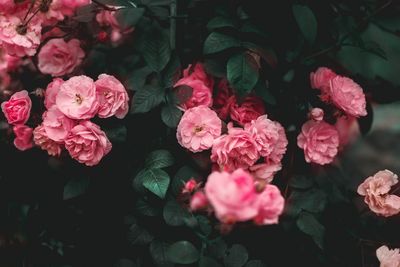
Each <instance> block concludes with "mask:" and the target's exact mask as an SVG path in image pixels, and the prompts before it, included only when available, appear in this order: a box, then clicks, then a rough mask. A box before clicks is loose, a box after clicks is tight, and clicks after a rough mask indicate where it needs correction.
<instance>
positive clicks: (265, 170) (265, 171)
mask: <svg viewBox="0 0 400 267" xmlns="http://www.w3.org/2000/svg"><path fill="white" fill-rule="evenodd" d="M281 169H282V165H281V163H280V162H279V163H273V162H268V163H259V164H254V165H253V166H250V167H249V171H250V173H251V175H253V177H254V178H256V179H261V180H265V181H266V182H267V183H270V182H272V180H273V179H274V176H275V174H276V173H277V172H278V171H280V170H281Z"/></svg>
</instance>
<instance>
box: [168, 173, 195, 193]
mask: <svg viewBox="0 0 400 267" xmlns="http://www.w3.org/2000/svg"><path fill="white" fill-rule="evenodd" d="M199 177H201V175H200V174H199V173H198V172H196V171H195V170H194V169H193V168H191V167H189V166H183V167H182V168H180V169H179V170H178V171H177V173H176V174H175V176H174V178H173V179H172V182H171V191H172V193H173V194H174V195H175V196H177V195H179V194H180V193H181V192H182V188H183V185H184V184H185V183H186V182H187V181H189V180H190V179H191V178H199Z"/></svg>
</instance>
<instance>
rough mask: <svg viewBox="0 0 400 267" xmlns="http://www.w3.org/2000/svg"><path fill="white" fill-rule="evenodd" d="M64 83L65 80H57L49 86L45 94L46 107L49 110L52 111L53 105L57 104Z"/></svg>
mask: <svg viewBox="0 0 400 267" xmlns="http://www.w3.org/2000/svg"><path fill="white" fill-rule="evenodd" d="M63 83H64V80H63V79H60V78H55V79H53V81H52V82H51V83H49V84H48V85H47V88H46V91H45V93H44V105H45V107H46V108H47V109H50V108H51V107H52V106H53V105H55V104H56V97H57V94H58V91H60V87H61V85H62V84H63Z"/></svg>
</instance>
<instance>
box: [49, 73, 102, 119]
mask: <svg viewBox="0 0 400 267" xmlns="http://www.w3.org/2000/svg"><path fill="white" fill-rule="evenodd" d="M56 105H57V107H58V109H59V110H60V111H61V112H62V113H64V114H65V115H66V116H67V117H69V118H71V119H76V120H83V119H90V118H93V117H94V116H95V115H96V113H97V110H98V109H99V101H98V98H97V92H96V86H95V84H94V82H93V80H92V79H91V78H89V77H87V76H84V75H81V76H75V77H72V78H70V79H69V80H67V81H65V82H64V83H63V84H62V85H61V87H60V91H59V92H58V94H57V97H56Z"/></svg>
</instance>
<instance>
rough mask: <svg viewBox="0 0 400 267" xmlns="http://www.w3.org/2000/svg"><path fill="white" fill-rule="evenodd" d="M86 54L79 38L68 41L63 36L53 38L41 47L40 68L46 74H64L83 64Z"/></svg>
mask: <svg viewBox="0 0 400 267" xmlns="http://www.w3.org/2000/svg"><path fill="white" fill-rule="evenodd" d="M84 56H85V52H83V50H82V48H81V47H80V41H79V40H78V39H72V40H70V41H68V42H66V41H64V39H62V38H55V39H51V40H50V41H48V42H47V43H46V44H45V45H44V46H43V47H42V48H41V49H40V52H39V54H38V68H39V70H40V71H41V72H42V73H44V74H50V75H52V76H63V75H66V74H69V73H71V72H72V71H73V70H74V69H75V68H76V67H77V66H78V65H79V64H81V62H82V59H83V57H84Z"/></svg>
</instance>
